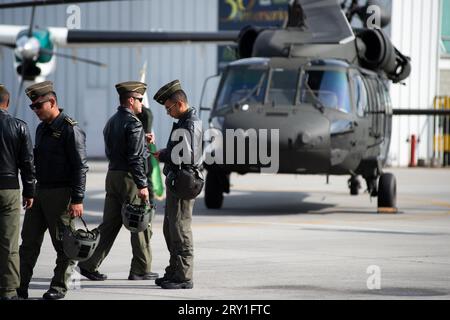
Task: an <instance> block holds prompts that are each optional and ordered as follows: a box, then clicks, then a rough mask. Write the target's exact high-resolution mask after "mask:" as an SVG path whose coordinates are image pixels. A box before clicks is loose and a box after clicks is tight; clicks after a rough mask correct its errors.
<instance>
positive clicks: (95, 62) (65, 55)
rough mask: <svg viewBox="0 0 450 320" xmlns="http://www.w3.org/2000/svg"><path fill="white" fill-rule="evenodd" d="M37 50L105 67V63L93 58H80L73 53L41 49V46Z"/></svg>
mask: <svg viewBox="0 0 450 320" xmlns="http://www.w3.org/2000/svg"><path fill="white" fill-rule="evenodd" d="M39 51H40V53H44V54H50V55H55V56H57V57H61V58H66V59H72V60H76V61H80V62H84V63H88V64H92V65H94V66H97V67H107V65H106V64H104V63H102V62H98V61H94V60H90V59H86V58H80V57H77V56H73V55H70V54H65V53H59V52H55V51H52V50H47V49H42V48H41V49H40V50H39Z"/></svg>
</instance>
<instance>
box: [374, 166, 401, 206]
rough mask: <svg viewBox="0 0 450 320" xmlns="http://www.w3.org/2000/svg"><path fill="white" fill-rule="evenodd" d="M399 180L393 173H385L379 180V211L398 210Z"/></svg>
mask: <svg viewBox="0 0 450 320" xmlns="http://www.w3.org/2000/svg"><path fill="white" fill-rule="evenodd" d="M396 204H397V182H396V180H395V176H394V175H393V174H392V173H383V174H382V175H381V176H380V179H379V181H378V212H380V213H396V212H397V207H396Z"/></svg>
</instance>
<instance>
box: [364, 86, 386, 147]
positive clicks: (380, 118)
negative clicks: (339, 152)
mask: <svg viewBox="0 0 450 320" xmlns="http://www.w3.org/2000/svg"><path fill="white" fill-rule="evenodd" d="M366 84H367V89H368V93H369V112H368V114H369V117H370V119H371V124H370V130H369V135H370V136H371V137H373V138H374V139H375V142H376V143H379V142H381V140H382V139H383V133H384V104H383V103H382V100H381V96H380V92H379V87H378V83H377V80H375V79H373V78H366Z"/></svg>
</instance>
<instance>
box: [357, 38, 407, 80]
mask: <svg viewBox="0 0 450 320" xmlns="http://www.w3.org/2000/svg"><path fill="white" fill-rule="evenodd" d="M355 31H356V36H357V48H358V56H359V60H360V62H361V65H362V66H363V67H365V68H367V69H371V70H383V71H384V72H385V73H386V75H387V77H388V78H389V79H390V80H392V81H393V82H394V83H397V82H399V81H402V80H404V79H406V78H407V77H408V76H409V74H410V73H411V65H410V62H409V57H406V56H404V55H403V54H402V53H401V52H400V51H398V50H397V48H395V47H394V45H393V44H392V42H391V41H390V40H389V38H388V37H387V36H386V34H385V33H384V32H383V30H381V29H361V30H355Z"/></svg>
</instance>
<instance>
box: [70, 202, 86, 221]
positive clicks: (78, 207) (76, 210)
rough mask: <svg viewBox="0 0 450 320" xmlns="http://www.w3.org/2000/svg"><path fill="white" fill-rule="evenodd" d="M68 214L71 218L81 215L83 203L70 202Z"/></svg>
mask: <svg viewBox="0 0 450 320" xmlns="http://www.w3.org/2000/svg"><path fill="white" fill-rule="evenodd" d="M69 214H70V216H71V217H72V218H77V217H81V216H83V204H82V203H78V204H75V203H71V204H70V207H69Z"/></svg>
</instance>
